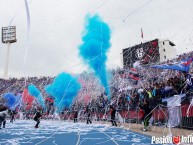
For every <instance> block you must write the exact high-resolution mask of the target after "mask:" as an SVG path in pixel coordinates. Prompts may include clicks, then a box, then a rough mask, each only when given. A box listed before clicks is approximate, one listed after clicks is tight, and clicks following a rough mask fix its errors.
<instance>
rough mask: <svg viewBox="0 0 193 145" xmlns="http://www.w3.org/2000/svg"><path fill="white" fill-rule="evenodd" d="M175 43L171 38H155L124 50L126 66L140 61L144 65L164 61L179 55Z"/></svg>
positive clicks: (131, 65)
mask: <svg viewBox="0 0 193 145" xmlns="http://www.w3.org/2000/svg"><path fill="white" fill-rule="evenodd" d="M174 46H175V44H174V43H173V42H171V41H170V40H159V39H155V40H152V41H148V42H145V43H141V44H138V45H135V46H132V47H129V48H125V49H123V51H122V56H123V57H122V58H123V59H122V60H123V67H124V68H131V67H133V64H134V63H135V62H137V61H139V62H140V63H141V64H142V65H150V64H153V63H159V62H164V61H167V60H170V59H173V58H175V57H176V56H177V52H176V49H175V47H174Z"/></svg>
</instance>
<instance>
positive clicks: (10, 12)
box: [0, 0, 193, 77]
mask: <svg viewBox="0 0 193 145" xmlns="http://www.w3.org/2000/svg"><path fill="white" fill-rule="evenodd" d="M28 2H29V9H30V16H31V24H30V25H31V29H30V42H29V45H30V47H29V51H28V53H27V59H26V62H25V63H24V64H25V65H24V69H23V68H22V64H23V60H24V54H25V50H26V45H27V41H26V40H27V20H26V11H25V3H24V0H0V27H4V26H8V25H9V23H10V22H11V20H12V19H13V21H12V25H15V26H16V27H17V40H18V41H17V43H14V44H11V51H10V62H9V76H15V77H19V76H54V75H56V74H58V73H59V72H62V71H66V72H70V73H73V74H74V73H80V72H82V71H83V70H88V68H87V67H86V65H84V64H83V61H82V59H81V58H80V57H79V56H78V46H79V45H80V44H81V32H82V30H83V26H84V17H85V15H86V14H88V13H91V14H95V13H97V14H99V15H100V16H101V17H102V19H103V20H104V21H105V22H106V23H108V25H109V26H110V28H111V30H112V36H111V45H112V46H111V49H110V51H109V53H108V62H107V67H108V68H116V67H117V66H120V65H121V58H120V53H121V51H122V49H123V48H127V47H129V46H132V45H135V44H138V43H140V42H141V41H142V40H141V37H140V35H141V28H142V29H143V32H144V40H143V41H148V40H152V39H155V38H160V39H165V38H167V39H170V40H171V41H172V42H174V43H175V44H176V49H177V51H178V53H181V52H184V51H190V50H191V49H192V50H193V13H192V12H193V11H192V10H193V0H28ZM14 16H15V17H14ZM186 48H187V49H186ZM5 56H6V45H5V44H2V43H1V42H0V77H2V76H3V70H4V63H5Z"/></svg>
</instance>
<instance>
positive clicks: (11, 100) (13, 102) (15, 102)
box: [3, 93, 21, 110]
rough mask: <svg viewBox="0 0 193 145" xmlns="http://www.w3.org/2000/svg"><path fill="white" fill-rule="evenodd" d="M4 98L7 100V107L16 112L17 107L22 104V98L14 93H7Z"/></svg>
mask: <svg viewBox="0 0 193 145" xmlns="http://www.w3.org/2000/svg"><path fill="white" fill-rule="evenodd" d="M3 98H4V99H5V101H6V102H5V103H6V106H7V107H8V108H9V109H12V110H14V109H15V108H16V107H18V106H19V105H20V102H21V96H15V95H14V94H12V93H6V94H4V95H3Z"/></svg>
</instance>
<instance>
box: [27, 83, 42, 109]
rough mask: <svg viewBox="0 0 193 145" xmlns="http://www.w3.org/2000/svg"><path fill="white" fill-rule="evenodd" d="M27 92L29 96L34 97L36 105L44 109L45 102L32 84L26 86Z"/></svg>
mask: <svg viewBox="0 0 193 145" xmlns="http://www.w3.org/2000/svg"><path fill="white" fill-rule="evenodd" d="M28 92H29V94H30V95H31V96H34V97H35V98H36V99H37V101H38V103H39V104H40V105H41V106H42V107H43V108H44V109H45V108H46V105H45V102H44V98H43V96H42V94H41V92H40V90H39V89H38V88H37V87H36V86H35V85H33V84H31V85H29V86H28Z"/></svg>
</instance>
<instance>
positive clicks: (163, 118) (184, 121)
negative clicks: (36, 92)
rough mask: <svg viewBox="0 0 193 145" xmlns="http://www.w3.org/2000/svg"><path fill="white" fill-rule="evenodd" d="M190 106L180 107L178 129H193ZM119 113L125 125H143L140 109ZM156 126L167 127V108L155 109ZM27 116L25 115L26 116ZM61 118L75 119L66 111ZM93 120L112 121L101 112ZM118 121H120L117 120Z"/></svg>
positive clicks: (119, 111)
mask: <svg viewBox="0 0 193 145" xmlns="http://www.w3.org/2000/svg"><path fill="white" fill-rule="evenodd" d="M188 107H189V104H183V105H182V106H180V108H179V109H180V123H179V125H178V126H176V127H178V128H189V129H193V106H192V107H190V109H189V114H188V116H187V110H188ZM118 113H119V114H120V115H121V117H122V118H123V119H124V122H125V123H141V121H142V118H143V116H144V111H143V110H142V109H139V108H130V109H123V110H118ZM151 114H152V117H153V122H152V124H153V125H154V126H167V124H168V120H169V117H170V116H169V111H168V108H167V107H164V106H157V107H155V108H154V109H153V110H152V112H151ZM24 116H25V115H24ZM33 116H34V114H28V115H27V118H26V117H25V119H30V118H33ZM51 116H52V117H53V115H51ZM52 117H50V115H47V114H43V115H42V118H44V119H49V118H52ZM59 117H60V118H61V119H63V120H73V119H74V112H69V111H66V112H64V113H63V114H60V115H59ZM16 118H20V116H19V114H17V115H16ZM86 118H87V117H86V114H84V110H82V113H81V114H79V118H78V119H79V120H86ZM91 118H92V119H93V120H96V121H110V114H109V112H106V113H105V111H101V112H92V113H91ZM117 121H118V120H117Z"/></svg>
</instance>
